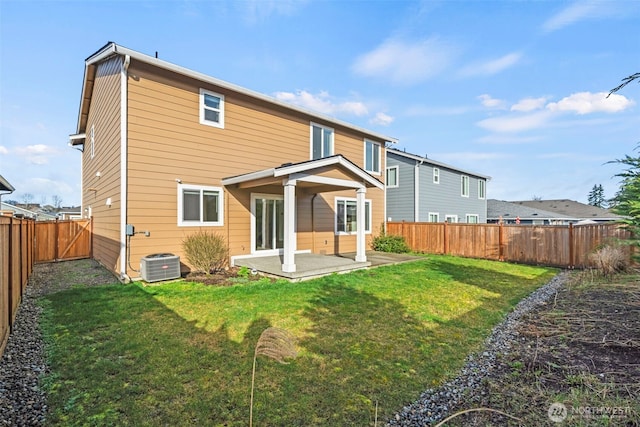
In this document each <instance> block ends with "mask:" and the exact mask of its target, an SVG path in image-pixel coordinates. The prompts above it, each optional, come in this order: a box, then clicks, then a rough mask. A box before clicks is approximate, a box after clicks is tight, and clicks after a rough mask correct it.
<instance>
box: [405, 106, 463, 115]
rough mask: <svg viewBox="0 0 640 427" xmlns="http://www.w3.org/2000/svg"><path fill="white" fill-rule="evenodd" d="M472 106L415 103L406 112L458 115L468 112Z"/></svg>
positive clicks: (412, 113) (407, 113) (413, 113)
mask: <svg viewBox="0 0 640 427" xmlns="http://www.w3.org/2000/svg"><path fill="white" fill-rule="evenodd" d="M470 110H471V108H469V107H466V106H458V107H428V106H423V105H413V106H410V107H408V108H407V109H406V111H405V112H404V114H405V115H407V116H425V117H429V116H458V115H460V114H465V113H468V112H469V111H470Z"/></svg>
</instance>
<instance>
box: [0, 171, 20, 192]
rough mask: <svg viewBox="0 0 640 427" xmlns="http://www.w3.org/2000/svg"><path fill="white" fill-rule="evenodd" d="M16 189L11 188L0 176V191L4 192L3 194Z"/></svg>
mask: <svg viewBox="0 0 640 427" xmlns="http://www.w3.org/2000/svg"><path fill="white" fill-rule="evenodd" d="M15 190H16V189H15V188H13V185H11V184H9V181H7V180H6V179H4V177H3V176H2V175H0V191H2V192H4V193H3V194H10V193H13V192H14V191H15Z"/></svg>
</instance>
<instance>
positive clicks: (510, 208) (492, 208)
mask: <svg viewBox="0 0 640 427" xmlns="http://www.w3.org/2000/svg"><path fill="white" fill-rule="evenodd" d="M500 217H502V218H503V219H505V220H508V219H516V218H520V219H521V220H545V219H547V220H555V221H559V220H563V221H577V220H578V218H575V217H570V216H567V215H562V214H559V213H557V212H550V211H545V210H543V209H538V208H532V207H529V206H525V205H521V204H518V203H514V202H506V201H504V200H496V199H488V200H487V219H492V220H495V219H499V218H500Z"/></svg>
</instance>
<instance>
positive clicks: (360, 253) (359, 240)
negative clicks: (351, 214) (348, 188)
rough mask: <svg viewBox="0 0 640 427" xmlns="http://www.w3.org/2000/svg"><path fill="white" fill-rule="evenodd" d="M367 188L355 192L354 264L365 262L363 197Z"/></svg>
mask: <svg viewBox="0 0 640 427" xmlns="http://www.w3.org/2000/svg"><path fill="white" fill-rule="evenodd" d="M366 193H367V188H366V187H362V188H358V189H357V190H356V215H358V222H357V224H358V228H357V233H356V234H357V235H356V262H366V261H367V254H366V251H365V240H364V232H365V226H364V224H365V211H364V195H365V194H366Z"/></svg>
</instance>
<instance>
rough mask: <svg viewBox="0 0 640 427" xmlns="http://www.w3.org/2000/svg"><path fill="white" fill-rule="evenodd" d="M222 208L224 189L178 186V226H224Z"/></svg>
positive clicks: (187, 185)
mask: <svg viewBox="0 0 640 427" xmlns="http://www.w3.org/2000/svg"><path fill="white" fill-rule="evenodd" d="M222 208H223V194H222V188H220V187H208V186H202V185H189V184H178V226H183V227H189V226H204V225H211V226H219V225H222V224H223V215H222V214H223V209H222Z"/></svg>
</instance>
